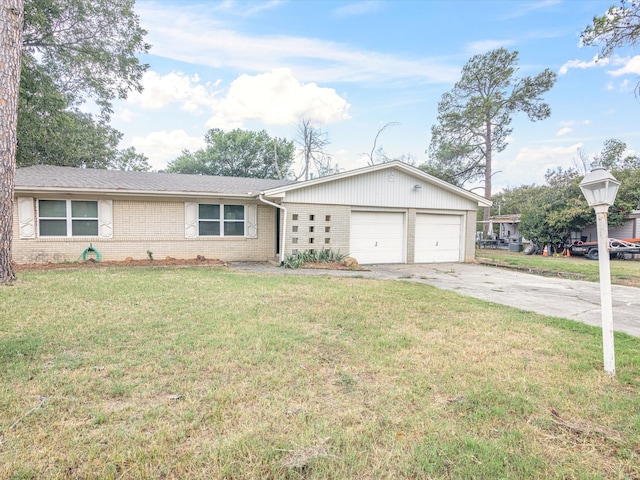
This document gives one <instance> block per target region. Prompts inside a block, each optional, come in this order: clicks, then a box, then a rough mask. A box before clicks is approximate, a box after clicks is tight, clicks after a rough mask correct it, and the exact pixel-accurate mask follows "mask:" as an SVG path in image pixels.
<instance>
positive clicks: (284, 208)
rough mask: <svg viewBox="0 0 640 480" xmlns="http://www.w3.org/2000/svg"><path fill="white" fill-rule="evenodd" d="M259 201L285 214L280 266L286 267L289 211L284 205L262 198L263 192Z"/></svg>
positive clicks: (259, 196)
mask: <svg viewBox="0 0 640 480" xmlns="http://www.w3.org/2000/svg"><path fill="white" fill-rule="evenodd" d="M258 200H260V201H261V202H262V203H266V204H267V205H271V206H272V207H276V208H279V209H280V210H282V211H283V212H284V220H283V222H282V243H281V245H280V265H284V247H285V245H286V238H287V237H286V235H287V209H286V207H283V206H282V205H278V204H277V203H273V202H270V201H269V200H265V199H264V198H262V192H261V193H260V194H259V195H258Z"/></svg>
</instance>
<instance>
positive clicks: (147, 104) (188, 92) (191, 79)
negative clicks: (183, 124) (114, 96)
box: [127, 71, 218, 113]
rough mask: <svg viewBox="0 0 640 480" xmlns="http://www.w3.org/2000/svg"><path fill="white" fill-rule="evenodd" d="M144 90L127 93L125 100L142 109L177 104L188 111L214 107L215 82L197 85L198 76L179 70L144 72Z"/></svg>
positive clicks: (199, 110) (198, 83)
mask: <svg viewBox="0 0 640 480" xmlns="http://www.w3.org/2000/svg"><path fill="white" fill-rule="evenodd" d="M141 83H142V86H143V87H144V90H143V91H142V92H140V93H138V92H133V93H131V94H129V97H128V99H127V102H129V103H133V104H139V105H140V106H141V107H142V108H145V109H152V110H153V109H159V108H163V107H166V106H168V105H171V104H174V103H178V104H181V108H182V109H183V110H186V111H187V112H189V113H202V107H210V108H211V107H213V105H214V104H215V103H216V95H217V92H216V90H215V87H216V86H217V85H218V83H217V82H216V83H211V82H207V83H205V84H204V85H203V84H200V78H199V77H198V75H193V76H188V75H185V74H184V73H182V72H171V73H169V74H167V75H160V74H159V73H156V72H152V71H149V72H146V73H145V74H144V76H143V77H142V82H141Z"/></svg>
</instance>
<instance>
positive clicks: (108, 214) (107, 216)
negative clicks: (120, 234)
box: [98, 200, 113, 238]
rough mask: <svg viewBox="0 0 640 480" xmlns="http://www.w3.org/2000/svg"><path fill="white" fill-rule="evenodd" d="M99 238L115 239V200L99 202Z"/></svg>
mask: <svg viewBox="0 0 640 480" xmlns="http://www.w3.org/2000/svg"><path fill="white" fill-rule="evenodd" d="M98 236H99V237H100V238H112V237H113V200H98Z"/></svg>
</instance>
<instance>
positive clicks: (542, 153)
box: [494, 142, 583, 188]
mask: <svg viewBox="0 0 640 480" xmlns="http://www.w3.org/2000/svg"><path fill="white" fill-rule="evenodd" d="M582 147H583V144H582V143H581V142H578V143H574V144H571V145H561V146H542V147H538V148H529V147H525V148H521V149H520V150H519V151H518V153H517V155H516V156H515V157H511V159H510V160H503V159H502V158H501V157H499V159H498V161H497V162H496V164H495V165H494V168H495V170H496V171H498V170H500V175H499V176H497V177H496V180H495V185H496V188H504V187H514V186H519V185H531V184H532V183H535V184H537V185H541V184H543V183H544V174H545V173H546V172H547V170H549V169H553V168H556V167H562V168H564V169H566V168H570V167H572V166H573V159H574V158H576V156H577V152H578V148H582ZM502 156H504V155H502ZM501 178H508V179H509V185H500V179H501Z"/></svg>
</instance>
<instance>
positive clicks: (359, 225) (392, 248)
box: [349, 212, 405, 264]
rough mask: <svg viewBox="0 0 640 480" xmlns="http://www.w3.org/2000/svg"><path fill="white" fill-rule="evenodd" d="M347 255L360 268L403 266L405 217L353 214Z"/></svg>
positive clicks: (388, 214) (384, 214)
mask: <svg viewBox="0 0 640 480" xmlns="http://www.w3.org/2000/svg"><path fill="white" fill-rule="evenodd" d="M350 237H351V241H350V250H349V255H351V256H352V257H353V258H355V259H356V260H358V262H359V263H362V264H370V263H402V262H404V245H405V240H404V214H403V213H396V212H352V213H351V234H350Z"/></svg>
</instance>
